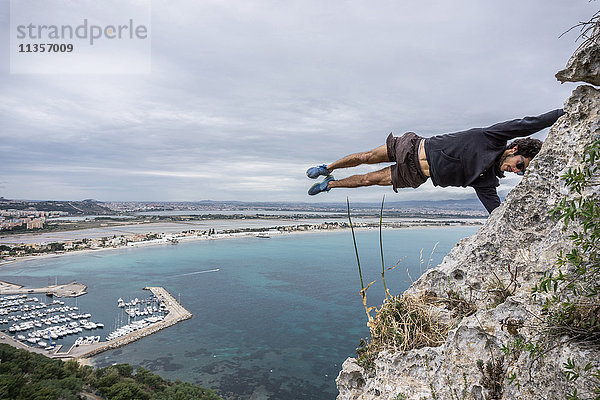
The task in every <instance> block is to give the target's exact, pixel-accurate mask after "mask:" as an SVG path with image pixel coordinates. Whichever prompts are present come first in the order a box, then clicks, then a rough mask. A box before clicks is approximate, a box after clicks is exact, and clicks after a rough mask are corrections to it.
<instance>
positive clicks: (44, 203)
mask: <svg viewBox="0 0 600 400" xmlns="http://www.w3.org/2000/svg"><path fill="white" fill-rule="evenodd" d="M0 209H3V210H8V209H13V210H36V211H64V212H67V213H69V215H108V214H114V211H112V210H111V209H110V208H108V207H106V206H104V205H102V203H100V202H98V201H96V200H83V201H56V200H9V199H5V198H0Z"/></svg>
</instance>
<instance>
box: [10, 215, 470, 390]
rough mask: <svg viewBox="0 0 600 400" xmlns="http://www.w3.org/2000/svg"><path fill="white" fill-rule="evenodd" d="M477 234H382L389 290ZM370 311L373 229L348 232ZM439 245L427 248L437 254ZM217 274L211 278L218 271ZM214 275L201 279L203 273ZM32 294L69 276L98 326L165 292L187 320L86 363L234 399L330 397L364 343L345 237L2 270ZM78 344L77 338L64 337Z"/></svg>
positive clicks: (95, 255) (124, 253)
mask: <svg viewBox="0 0 600 400" xmlns="http://www.w3.org/2000/svg"><path fill="white" fill-rule="evenodd" d="M476 229H477V228H475V227H444V228H414V229H413V228H411V229H391V230H384V231H383V252H384V259H385V261H384V262H385V266H386V268H388V267H392V266H394V265H396V268H395V269H393V270H389V271H388V272H387V273H386V283H387V287H388V289H389V290H390V291H391V292H392V293H400V292H402V291H403V290H405V289H406V288H407V287H408V286H409V285H410V283H411V281H412V280H414V279H417V278H418V277H419V275H420V274H421V273H422V272H424V271H425V270H426V269H427V268H428V267H432V266H435V265H437V264H438V263H439V262H440V261H441V260H442V258H443V257H444V256H445V255H446V254H447V253H448V252H449V251H450V249H451V248H452V247H453V246H454V245H455V244H456V243H457V242H458V241H459V240H460V239H461V238H464V237H466V236H470V235H471V234H473V233H475V231H476ZM356 241H357V245H358V251H359V258H360V262H361V267H362V274H363V281H364V284H365V285H367V284H368V283H369V282H371V281H374V280H375V281H376V283H375V284H373V285H372V286H371V287H370V288H369V289H368V291H367V299H368V303H369V305H374V306H377V305H379V304H381V301H382V299H383V286H382V283H381V255H380V246H379V231H378V230H360V231H357V232H356ZM434 248H435V249H434ZM216 269H218V271H214V270H216ZM211 270H213V271H212V272H204V271H211ZM1 279H2V280H6V281H10V282H14V283H19V284H24V285H26V286H28V287H37V286H45V285H47V284H48V283H49V282H50V283H52V284H54V282H55V281H56V280H57V281H58V282H62V283H65V282H69V281H73V280H76V281H77V282H80V283H84V284H86V285H87V286H88V294H86V295H85V296H81V297H79V298H77V299H67V300H65V299H62V300H65V301H66V302H67V304H69V305H74V304H77V306H78V307H79V308H80V310H81V311H82V312H90V313H91V314H92V315H93V316H92V318H90V320H91V321H94V322H102V323H104V324H105V328H104V330H103V332H102V333H100V331H99V330H96V331H94V333H93V334H94V335H98V334H102V340H104V338H105V336H106V335H107V334H108V333H109V332H110V331H111V330H112V329H113V328H114V327H117V326H120V325H121V324H124V323H126V321H127V316H126V315H124V313H123V311H122V309H120V308H118V307H117V299H118V298H122V299H123V300H125V301H129V300H131V299H133V298H135V297H138V298H139V299H142V298H145V297H148V296H149V295H150V293H149V292H147V291H144V290H142V288H143V287H146V286H163V287H165V288H166V289H167V290H168V291H169V292H170V293H171V294H172V295H173V296H174V297H175V298H179V297H180V299H181V303H182V305H183V306H184V307H185V308H186V309H188V310H189V311H190V312H191V313H193V315H194V316H193V318H192V319H190V320H187V321H184V322H181V323H179V324H177V325H175V326H173V327H170V328H167V329H165V330H162V331H160V332H158V333H156V334H153V335H150V336H147V337H145V338H143V339H141V340H139V341H137V342H134V343H131V344H129V345H127V346H125V347H122V348H119V349H116V350H112V351H107V352H105V353H102V354H100V355H97V356H96V357H94V358H93V359H92V361H93V363H94V365H96V366H99V367H101V366H107V365H111V364H113V363H130V364H133V365H135V366H143V367H144V368H147V369H150V370H151V371H153V372H156V373H158V374H160V375H161V376H163V377H165V378H168V379H171V380H175V379H180V380H183V381H188V382H193V383H197V384H200V385H202V386H206V387H210V388H212V389H215V390H216V391H217V393H218V394H220V395H222V396H224V397H226V398H232V399H233V398H235V399H250V398H252V399H269V400H284V399H285V400H288V399H335V397H336V394H337V390H336V387H335V378H336V376H337V374H338V373H339V371H340V368H341V363H342V362H343V361H344V360H345V359H346V358H347V357H349V356H355V349H356V347H357V346H358V344H359V340H360V338H361V337H368V328H367V327H366V315H365V311H364V307H363V305H362V301H361V297H360V294H359V291H360V288H361V283H360V278H359V273H358V268H357V263H356V255H355V251H354V247H353V244H352V235H351V233H350V231H348V230H344V231H333V232H323V233H310V234H289V235H272V237H271V238H269V239H265V238H257V237H246V238H232V239H223V240H203V241H195V242H181V243H179V244H177V245H163V246H149V247H141V248H121V249H116V250H112V251H98V252H92V253H86V254H82V255H69V256H64V257H55V258H45V259H39V260H30V261H24V262H19V263H15V264H9V265H6V266H4V267H2V276H1ZM71 340H74V339H71Z"/></svg>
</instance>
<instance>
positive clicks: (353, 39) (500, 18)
mask: <svg viewBox="0 0 600 400" xmlns="http://www.w3.org/2000/svg"><path fill="white" fill-rule="evenodd" d="M1 1H2V2H1V4H2V8H1V9H0V21H1V25H2V30H3V32H2V38H3V40H2V42H1V44H0V51H1V54H2V56H1V57H2V66H1V67H0V121H1V125H0V129H1V130H0V196H4V197H6V198H20V199H56V200H80V199H85V198H94V199H98V200H103V201H108V200H155V201H163V200H164V201H188V200H189V201H193V200H202V199H212V200H244V201H306V202H317V201H318V202H322V201H345V198H346V196H350V200H351V201H353V200H354V201H380V199H381V196H382V194H383V193H386V194H387V196H386V198H387V199H388V201H392V200H409V199H410V200H414V199H429V200H431V199H445V198H465V197H472V196H474V194H473V193H474V192H473V189H471V188H465V189H461V188H457V189H455V188H449V189H441V188H434V187H433V186H432V185H431V183H427V184H426V185H424V186H423V187H421V188H419V189H417V190H413V189H403V190H400V191H399V193H398V194H395V193H394V192H393V191H392V190H391V188H373V187H372V188H363V189H353V190H349V189H339V190H332V191H330V192H329V193H323V194H320V195H318V196H315V197H309V196H308V195H307V194H306V192H307V190H308V188H309V187H310V185H311V184H313V183H314V181H313V180H310V179H308V178H307V177H306V176H305V171H306V169H307V168H308V167H310V166H312V165H317V164H321V163H329V162H332V161H334V160H335V159H337V158H339V157H341V156H343V155H346V154H349V153H354V152H358V151H365V150H368V149H371V148H375V147H378V146H380V145H382V144H384V141H385V137H386V136H387V134H389V133H390V132H394V133H395V134H397V135H401V134H402V133H404V132H406V131H414V132H417V133H418V134H420V135H422V136H426V137H428V136H432V135H435V134H441V133H447V132H453V131H458V130H463V129H467V128H471V127H478V126H487V125H491V124H493V123H496V122H499V121H504V120H508V119H513V118H520V117H523V116H526V115H537V114H541V113H544V112H546V111H549V110H551V109H555V108H560V107H562V104H563V102H564V101H565V100H566V99H567V97H568V96H569V95H570V93H571V91H572V90H573V89H574V88H575V87H576V85H575V84H564V85H561V84H560V83H558V82H557V81H556V79H555V78H554V74H555V73H556V72H557V71H558V70H560V69H562V68H564V66H565V64H566V62H567V60H568V59H569V57H570V56H571V54H572V53H573V51H574V50H575V48H576V47H577V45H578V43H576V42H575V39H576V37H577V34H578V33H577V32H576V31H573V32H571V33H569V34H567V35H565V36H563V37H562V38H560V39H559V36H560V34H561V33H563V32H564V31H566V30H567V29H569V28H570V27H571V26H573V25H574V24H576V23H577V22H579V21H583V20H587V19H589V18H590V17H591V16H592V15H593V14H594V12H596V11H597V9H598V6H599V3H598V2H593V1H592V2H588V1H587V0H503V1H497V0H453V1H447V0H444V1H442V0H439V1H431V0H422V1H406V0H396V1H381V0H375V1H373V0H371V1H366V0H365V1H342V0H332V1H322V0H319V1H313V0H303V1H275V0H273V1H252V0H249V1H248V0H246V1H234V0H229V1H207V0H199V1H198V0H194V1H191V0H190V1H185V0H169V1H166V0H164V1H158V0H153V1H152V21H151V24H150V35H151V46H152V47H151V51H152V54H151V70H152V72H151V73H146V74H115V75H103V74H76V75H68V74H11V73H10V62H9V61H10V60H9V40H8V37H9V18H10V17H9V15H10V14H9V2H8V1H7V0H1ZM73 3H75V4H77V2H73ZM82 4H85V2H82ZM45 12H46V13H48V14H51V13H52V9H48V10H46V11H45ZM546 134H547V131H546V132H542V133H541V134H537V135H536V137H539V138H542V139H543V138H544V137H545V135H546ZM370 170H373V167H365V168H358V169H354V170H339V171H336V173H335V174H334V175H335V176H336V177H337V178H342V177H345V176H348V175H350V174H352V173H356V172H360V173H363V172H366V171H370ZM507 175H513V174H507ZM517 182H518V180H517V178H516V177H513V178H506V179H503V180H502V183H503V184H502V186H501V188H500V189H501V190H502V191H503V192H506V191H507V190H508V189H509V188H510V187H512V186H514V185H515V184H516V183H517Z"/></svg>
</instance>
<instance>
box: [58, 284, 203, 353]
mask: <svg viewBox="0 0 600 400" xmlns="http://www.w3.org/2000/svg"><path fill="white" fill-rule="evenodd" d="M144 290H149V291H151V292H152V293H153V294H154V295H155V296H156V297H157V298H158V299H160V301H161V302H162V303H163V304H164V305H165V306H166V308H167V310H169V313H168V314H167V315H166V316H165V319H163V320H162V321H159V322H157V323H155V324H152V325H150V326H148V327H146V328H143V329H140V330H138V331H135V332H131V333H129V334H127V335H124V336H121V337H119V338H116V339H113V340H109V341H106V342H99V343H94V344H80V345H79V346H75V345H73V346H71V348H70V349H69V350H68V351H66V352H56V353H54V354H52V355H50V357H53V358H62V359H73V358H76V359H85V358H89V357H92V356H95V355H96V354H99V353H102V352H103V351H107V350H112V349H116V348H119V347H121V346H125V345H126V344H129V343H132V342H135V341H136V340H139V339H141V338H143V337H145V336H148V335H151V334H153V333H155V332H158V331H160V330H162V329H165V328H168V327H170V326H173V325H175V324H176V323H178V322H181V321H184V320H186V319H190V318H192V313H190V312H189V311H188V310H186V309H185V308H184V307H183V306H181V304H179V303H178V302H177V300H175V299H174V298H173V296H171V294H170V293H169V292H168V291H167V290H166V289H165V288H163V287H145V288H144Z"/></svg>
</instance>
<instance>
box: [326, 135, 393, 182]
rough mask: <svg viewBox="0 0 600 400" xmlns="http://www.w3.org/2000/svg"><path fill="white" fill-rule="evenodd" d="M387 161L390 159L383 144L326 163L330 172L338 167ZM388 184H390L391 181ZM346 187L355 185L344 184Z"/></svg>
mask: <svg viewBox="0 0 600 400" xmlns="http://www.w3.org/2000/svg"><path fill="white" fill-rule="evenodd" d="M389 161H390V159H389V158H388V153H387V146H386V145H383V146H379V147H377V148H376V149H373V150H369V151H365V152H362V153H354V154H350V155H349V156H346V157H343V158H340V159H339V160H337V161H334V162H332V163H331V164H329V165H327V169H328V170H329V172H332V171H333V170H335V169H339V168H350V167H356V166H357V165H361V164H377V163H382V162H389ZM357 176H358V175H357ZM350 178H352V177H349V178H346V179H350ZM342 180H343V179H342ZM336 182H340V181H336ZM389 184H390V185H391V181H390V183H389ZM346 187H355V186H346Z"/></svg>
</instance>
